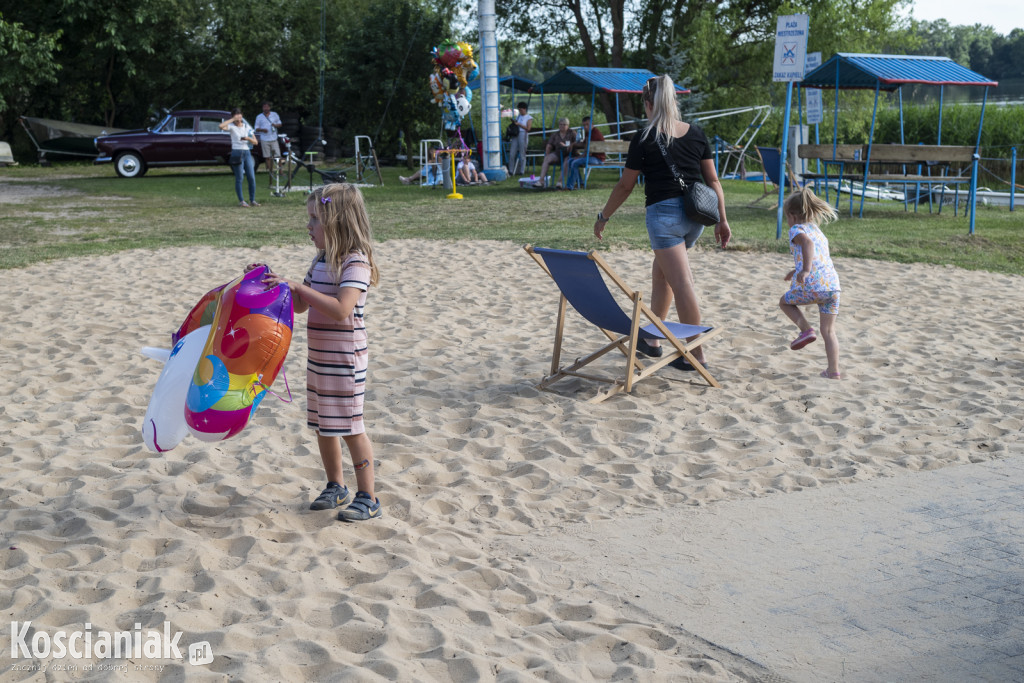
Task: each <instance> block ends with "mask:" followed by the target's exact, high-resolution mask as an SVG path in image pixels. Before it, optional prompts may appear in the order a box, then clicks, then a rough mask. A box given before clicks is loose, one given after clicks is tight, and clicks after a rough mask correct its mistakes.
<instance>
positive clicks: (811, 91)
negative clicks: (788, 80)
mask: <svg viewBox="0 0 1024 683" xmlns="http://www.w3.org/2000/svg"><path fill="white" fill-rule="evenodd" d="M819 66H821V53H820V52H808V53H807V60H806V61H805V62H804V73H805V74H808V73H810V72H812V71H814V70H815V69H817V68H818V67H819ZM806 90H807V123H808V124H810V125H813V124H817V123H821V122H822V121H823V120H824V112H822V109H821V90H820V89H819V88H806Z"/></svg>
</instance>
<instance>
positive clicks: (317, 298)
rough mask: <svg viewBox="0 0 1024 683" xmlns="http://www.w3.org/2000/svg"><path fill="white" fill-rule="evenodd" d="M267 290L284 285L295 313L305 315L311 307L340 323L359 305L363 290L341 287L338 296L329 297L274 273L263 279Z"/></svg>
mask: <svg viewBox="0 0 1024 683" xmlns="http://www.w3.org/2000/svg"><path fill="white" fill-rule="evenodd" d="M263 283H264V284H265V285H267V289H270V288H271V287H276V286H277V285H279V284H286V285H288V288H289V289H291V290H292V308H294V310H295V312H296V313H305V312H306V311H307V310H309V307H310V306H312V307H313V308H315V309H316V310H318V311H320V313H322V314H323V315H325V316H327V317H328V318H331V319H332V320H337V321H339V322H340V321H342V320H344V319H345V318H347V317H349V316H350V315H352V311H353V310H354V309H355V307H356V304H357V303H359V295H360V294H362V293H363V290H361V289H358V288H356V287H342V288H341V289H340V290H338V295H337V296H336V297H335V296H330V295H329V294H323V293H321V292H318V291H316V290H315V289H313V288H312V287H310V286H309V285H307V284H304V283H302V282H295V281H294V280H287V279H285V278H283V277H281V276H279V275H277V274H275V273H268V274H267V276H266V277H265V278H263Z"/></svg>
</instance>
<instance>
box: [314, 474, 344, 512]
mask: <svg viewBox="0 0 1024 683" xmlns="http://www.w3.org/2000/svg"><path fill="white" fill-rule="evenodd" d="M351 502H352V492H351V491H349V490H348V487H347V486H342V485H341V484H336V483H334V482H333V481H330V482H327V488H325V489H324V490H323V491H321V492H320V495H319V496H317V497H316V500H314V501H313V502H312V503H310V504H309V509H310V510H330V509H331V508H338V507H341V508H343V507H345V506H346V505H348V504H349V503H351Z"/></svg>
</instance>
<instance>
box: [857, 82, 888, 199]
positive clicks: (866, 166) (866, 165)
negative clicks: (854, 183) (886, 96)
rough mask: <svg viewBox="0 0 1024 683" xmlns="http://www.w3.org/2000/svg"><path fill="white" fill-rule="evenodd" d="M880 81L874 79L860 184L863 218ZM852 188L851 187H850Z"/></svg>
mask: <svg viewBox="0 0 1024 683" xmlns="http://www.w3.org/2000/svg"><path fill="white" fill-rule="evenodd" d="M881 85H882V83H881V81H875V108H874V109H873V110H872V111H871V132H870V133H868V154H867V158H866V159H864V180H863V181H862V182H861V186H860V217H861V218H864V195H866V194H867V193H868V169H869V168H870V167H871V145H872V144H874V141H875V121H876V120H877V119H878V90H879V87H880V86H881ZM850 189H853V188H850Z"/></svg>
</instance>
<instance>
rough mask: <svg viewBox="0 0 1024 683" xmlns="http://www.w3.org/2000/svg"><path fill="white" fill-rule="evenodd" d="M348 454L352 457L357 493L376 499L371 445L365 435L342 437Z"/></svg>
mask: <svg viewBox="0 0 1024 683" xmlns="http://www.w3.org/2000/svg"><path fill="white" fill-rule="evenodd" d="M343 438H344V439H345V445H346V446H348V452H349V453H350V454H351V455H352V466H353V467H355V470H356V486H357V487H358V490H359V491H363V492H365V493H368V494H370V498H371V499H376V498H377V494H376V493H375V492H374V490H373V486H374V473H373V443H372V442H371V441H370V437H369V436H367V435H366V434H365V433H363V434H354V435H352V436H346V437H343Z"/></svg>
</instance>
